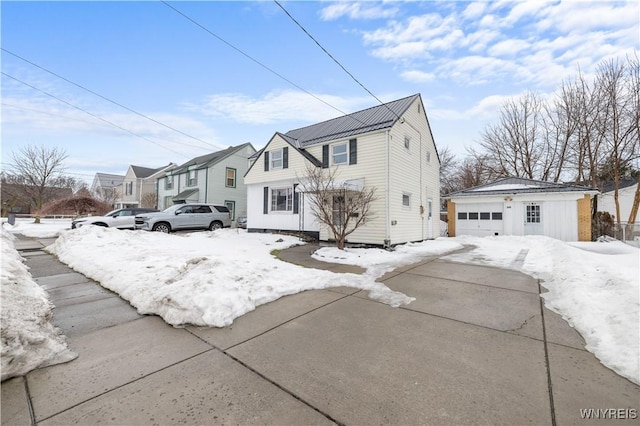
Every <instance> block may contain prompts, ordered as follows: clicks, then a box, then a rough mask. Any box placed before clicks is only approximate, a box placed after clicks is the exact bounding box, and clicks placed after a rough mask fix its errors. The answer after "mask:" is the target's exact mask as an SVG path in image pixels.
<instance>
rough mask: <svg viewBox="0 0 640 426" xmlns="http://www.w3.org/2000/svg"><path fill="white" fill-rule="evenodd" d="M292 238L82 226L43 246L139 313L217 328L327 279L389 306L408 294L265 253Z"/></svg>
mask: <svg viewBox="0 0 640 426" xmlns="http://www.w3.org/2000/svg"><path fill="white" fill-rule="evenodd" d="M297 244H300V242H299V240H298V239H297V238H294V237H288V236H281V235H273V234H256V233H251V234H250V233H247V232H246V231H244V230H240V231H239V230H235V229H234V230H232V229H222V230H218V231H215V232H197V233H190V234H162V233H158V232H145V231H122V230H117V229H110V228H102V227H94V226H85V227H82V228H79V229H74V230H71V231H69V232H65V233H63V234H62V235H61V236H60V237H59V238H58V239H57V240H56V242H55V243H54V244H53V245H51V246H49V247H48V248H47V250H49V251H51V252H52V253H54V254H56V255H57V256H58V257H59V259H60V260H61V261H63V262H65V263H67V264H68V265H69V266H71V267H72V268H73V269H75V270H77V271H78V272H81V273H83V274H84V275H86V276H88V277H90V278H92V279H94V280H96V281H98V282H99V283H100V284H101V285H102V286H104V287H106V288H108V289H110V290H112V291H115V292H116V293H118V294H119V295H120V296H121V297H122V298H124V299H126V300H128V301H129V302H130V303H131V305H133V306H134V307H136V308H137V310H138V312H139V313H140V314H156V315H160V316H161V317H162V318H163V319H164V320H165V321H166V322H167V323H169V324H172V325H174V326H180V325H184V324H194V325H200V326H215V327H224V326H227V325H230V324H231V323H232V322H233V320H234V319H235V318H237V317H239V316H241V315H244V314H245V313H247V312H250V311H252V310H254V309H255V308H256V307H257V306H259V305H262V304H264V303H268V302H272V301H274V300H276V299H278V298H280V297H282V296H286V295H290V294H295V293H299V292H301V291H304V290H312V289H325V288H329V287H335V286H348V287H355V288H359V289H362V290H368V291H369V297H371V298H373V299H375V300H379V301H381V302H383V303H387V304H389V305H391V306H394V307H397V306H401V305H404V304H408V303H410V302H411V301H413V300H414V299H413V298H410V297H407V296H406V295H404V294H402V293H398V292H394V291H392V290H390V289H389V288H388V287H386V286H385V285H384V284H381V283H377V282H375V280H374V279H372V278H371V277H369V276H361V275H357V274H338V273H334V272H330V271H320V270H315V269H310V268H303V267H300V266H297V265H293V264H290V263H286V262H282V261H280V260H278V259H276V258H275V257H274V256H272V255H271V254H270V252H271V251H272V250H281V249H284V248H287V247H291V246H293V245H297Z"/></svg>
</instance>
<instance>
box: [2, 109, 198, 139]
mask: <svg viewBox="0 0 640 426" xmlns="http://www.w3.org/2000/svg"><path fill="white" fill-rule="evenodd" d="M0 105H3V106H7V107H10V108H15V109H21V110H24V111H31V112H35V113H37V114H44V115H50V116H52V117H58V118H64V119H65V120H71V121H79V122H81V123H88V124H91V125H94V126H95V125H96V124H99V123H93V122H91V121H89V120H82V119H80V118H74V117H68V116H66V115H60V114H54V113H51V112H48V111H40V110H37V109H33V108H27V107H23V106H18V105H12V104H8V103H6V102H2V103H0ZM104 126H106V127H108V126H110V124H107V123H105V124H104ZM156 138H157V139H161V140H164V141H166V142H169V143H177V144H180V145H186V146H190V147H193V148H198V149H207V148H204V147H202V146H198V145H191V144H188V143H186V142H176V141H171V140H168V139H165V138H158V137H156Z"/></svg>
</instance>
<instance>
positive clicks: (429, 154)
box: [427, 151, 431, 163]
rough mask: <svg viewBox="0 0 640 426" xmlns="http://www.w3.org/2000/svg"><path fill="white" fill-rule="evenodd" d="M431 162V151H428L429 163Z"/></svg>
mask: <svg viewBox="0 0 640 426" xmlns="http://www.w3.org/2000/svg"><path fill="white" fill-rule="evenodd" d="M430 162H431V151H427V163H430Z"/></svg>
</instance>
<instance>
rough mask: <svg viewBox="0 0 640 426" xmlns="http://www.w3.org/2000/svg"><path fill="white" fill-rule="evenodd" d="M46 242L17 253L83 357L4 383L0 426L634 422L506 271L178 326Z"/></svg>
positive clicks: (280, 304) (295, 256)
mask: <svg viewBox="0 0 640 426" xmlns="http://www.w3.org/2000/svg"><path fill="white" fill-rule="evenodd" d="M46 243H47V242H46V241H45V242H43V244H40V246H39V247H36V245H37V244H38V242H37V241H30V240H23V241H21V242H20V244H22V247H27V246H29V244H31V247H32V250H31V251H28V252H27V251H24V252H23V256H25V257H26V259H27V264H28V265H29V266H30V267H31V272H32V275H33V276H34V277H36V278H37V281H38V282H39V283H40V284H41V285H42V286H44V287H45V288H46V289H47V291H48V292H49V294H50V296H51V299H52V301H53V302H54V304H55V305H56V311H55V317H54V322H55V323H56V325H58V326H59V327H60V328H62V330H63V331H64V333H65V334H66V335H67V336H68V337H69V343H70V347H71V349H72V350H73V351H75V352H77V353H78V354H79V357H78V358H77V359H76V360H75V361H72V362H70V363H67V364H61V365H56V366H52V367H48V368H43V369H38V370H34V371H32V372H31V373H29V374H28V375H27V376H26V377H20V378H14V379H11V380H8V381H5V382H3V383H2V413H1V414H2V424H3V425H4V424H6V425H21V424H25V425H28V424H34V423H35V424H96V423H103V424H122V425H125V424H126V425H129V424H132V425H134V424H135V425H138V424H222V423H238V424H331V423H338V424H349V425H350V424H435V425H441V424H548V425H556V424H557V425H564V424H581V423H585V424H602V423H606V422H607V421H608V417H612V416H615V417H627V418H626V419H620V420H617V423H621V424H625V423H627V424H638V419H637V414H636V418H632V417H634V411H633V410H636V411H635V413H637V410H638V409H639V408H640V407H639V405H640V404H639V401H640V387H638V386H637V385H635V384H633V383H631V382H629V381H628V380H626V379H624V378H622V377H620V376H618V375H616V374H615V373H614V372H612V371H611V370H609V369H607V368H605V367H603V366H602V365H601V364H600V363H599V362H598V360H597V359H596V358H595V357H594V356H593V355H592V354H590V353H589V352H587V351H585V350H584V341H583V340H582V338H581V337H580V335H579V334H578V333H576V332H575V331H574V330H573V329H572V328H571V327H569V326H568V325H567V324H566V322H565V321H563V320H562V319H561V318H560V317H558V316H557V315H556V314H554V313H552V312H550V311H549V310H547V309H545V308H544V306H543V304H542V302H541V300H542V299H541V298H540V297H539V292H540V291H541V290H540V286H539V284H538V282H537V281H536V280H534V279H532V278H530V277H528V276H526V275H523V274H520V273H517V272H514V271H508V270H502V269H496V268H490V267H481V266H472V265H467V264H458V263H452V262H446V261H443V260H440V259H436V258H434V259H425V260H424V261H423V262H421V263H418V264H415V265H411V266H408V267H404V268H400V269H398V270H396V271H394V272H392V273H390V274H387V275H386V276H385V277H383V278H382V281H384V282H385V284H387V285H388V286H389V287H390V288H392V289H394V290H399V291H402V292H404V293H406V294H407V295H410V296H413V297H415V298H416V301H414V302H413V303H411V304H409V305H408V306H405V307H402V308H391V307H389V306H387V305H384V304H381V303H378V302H375V301H372V300H370V299H368V298H367V295H366V293H364V292H361V291H356V290H354V289H350V288H335V289H331V290H317V291H307V292H304V293H300V294H297V295H294V296H288V297H285V298H282V299H280V300H278V301H276V302H273V303H270V304H267V305H263V306H260V307H259V308H258V309H256V310H255V311H253V312H251V313H249V314H247V315H245V316H243V317H241V318H239V319H237V320H236V321H235V322H234V324H233V325H232V326H230V327H226V328H222V329H215V328H198V327H186V328H182V329H178V328H173V327H171V326H168V325H166V324H165V323H164V322H163V321H162V320H161V319H160V318H158V317H154V316H140V315H138V314H137V313H136V312H135V310H134V309H133V308H131V307H130V306H129V304H128V303H127V302H126V301H123V300H122V299H120V298H119V297H118V296H117V295H115V294H113V293H110V292H109V291H107V290H105V289H103V288H102V287H100V286H99V285H97V284H96V283H93V282H91V281H90V280H88V279H87V278H86V277H84V276H82V275H80V274H78V273H75V272H74V271H72V270H70V269H68V268H66V267H65V266H64V265H62V264H60V263H59V262H58V261H57V260H56V259H55V258H54V257H53V256H50V255H48V254H46V253H44V252H43V251H41V250H40V249H41V248H42V246H43V245H44V244H46ZM313 250H314V247H312V246H301V247H296V248H292V249H289V250H285V251H283V252H282V253H281V257H282V258H285V259H287V260H289V261H293V262H295V263H298V264H303V265H308V266H314V267H323V268H325V269H333V270H339V271H344V270H345V268H346V269H349V268H350V267H345V266H344V265H331V264H317V263H316V262H315V261H313V260H312V259H310V257H309V253H310V252H311V251H313ZM589 409H593V410H594V411H591V412H590V413H591V415H592V416H593V417H594V418H593V419H591V420H585V419H583V418H582V415H581V410H589ZM597 409H600V410H604V409H606V410H607V411H595V410H597ZM612 410H617V411H615V412H614V411H612ZM585 413H588V412H587V411H585V412H584V413H583V414H585ZM607 416H608V417H607Z"/></svg>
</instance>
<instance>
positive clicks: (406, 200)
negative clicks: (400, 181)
mask: <svg viewBox="0 0 640 426" xmlns="http://www.w3.org/2000/svg"><path fill="white" fill-rule="evenodd" d="M402 206H403V207H411V194H407V193H406V192H403V193H402Z"/></svg>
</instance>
